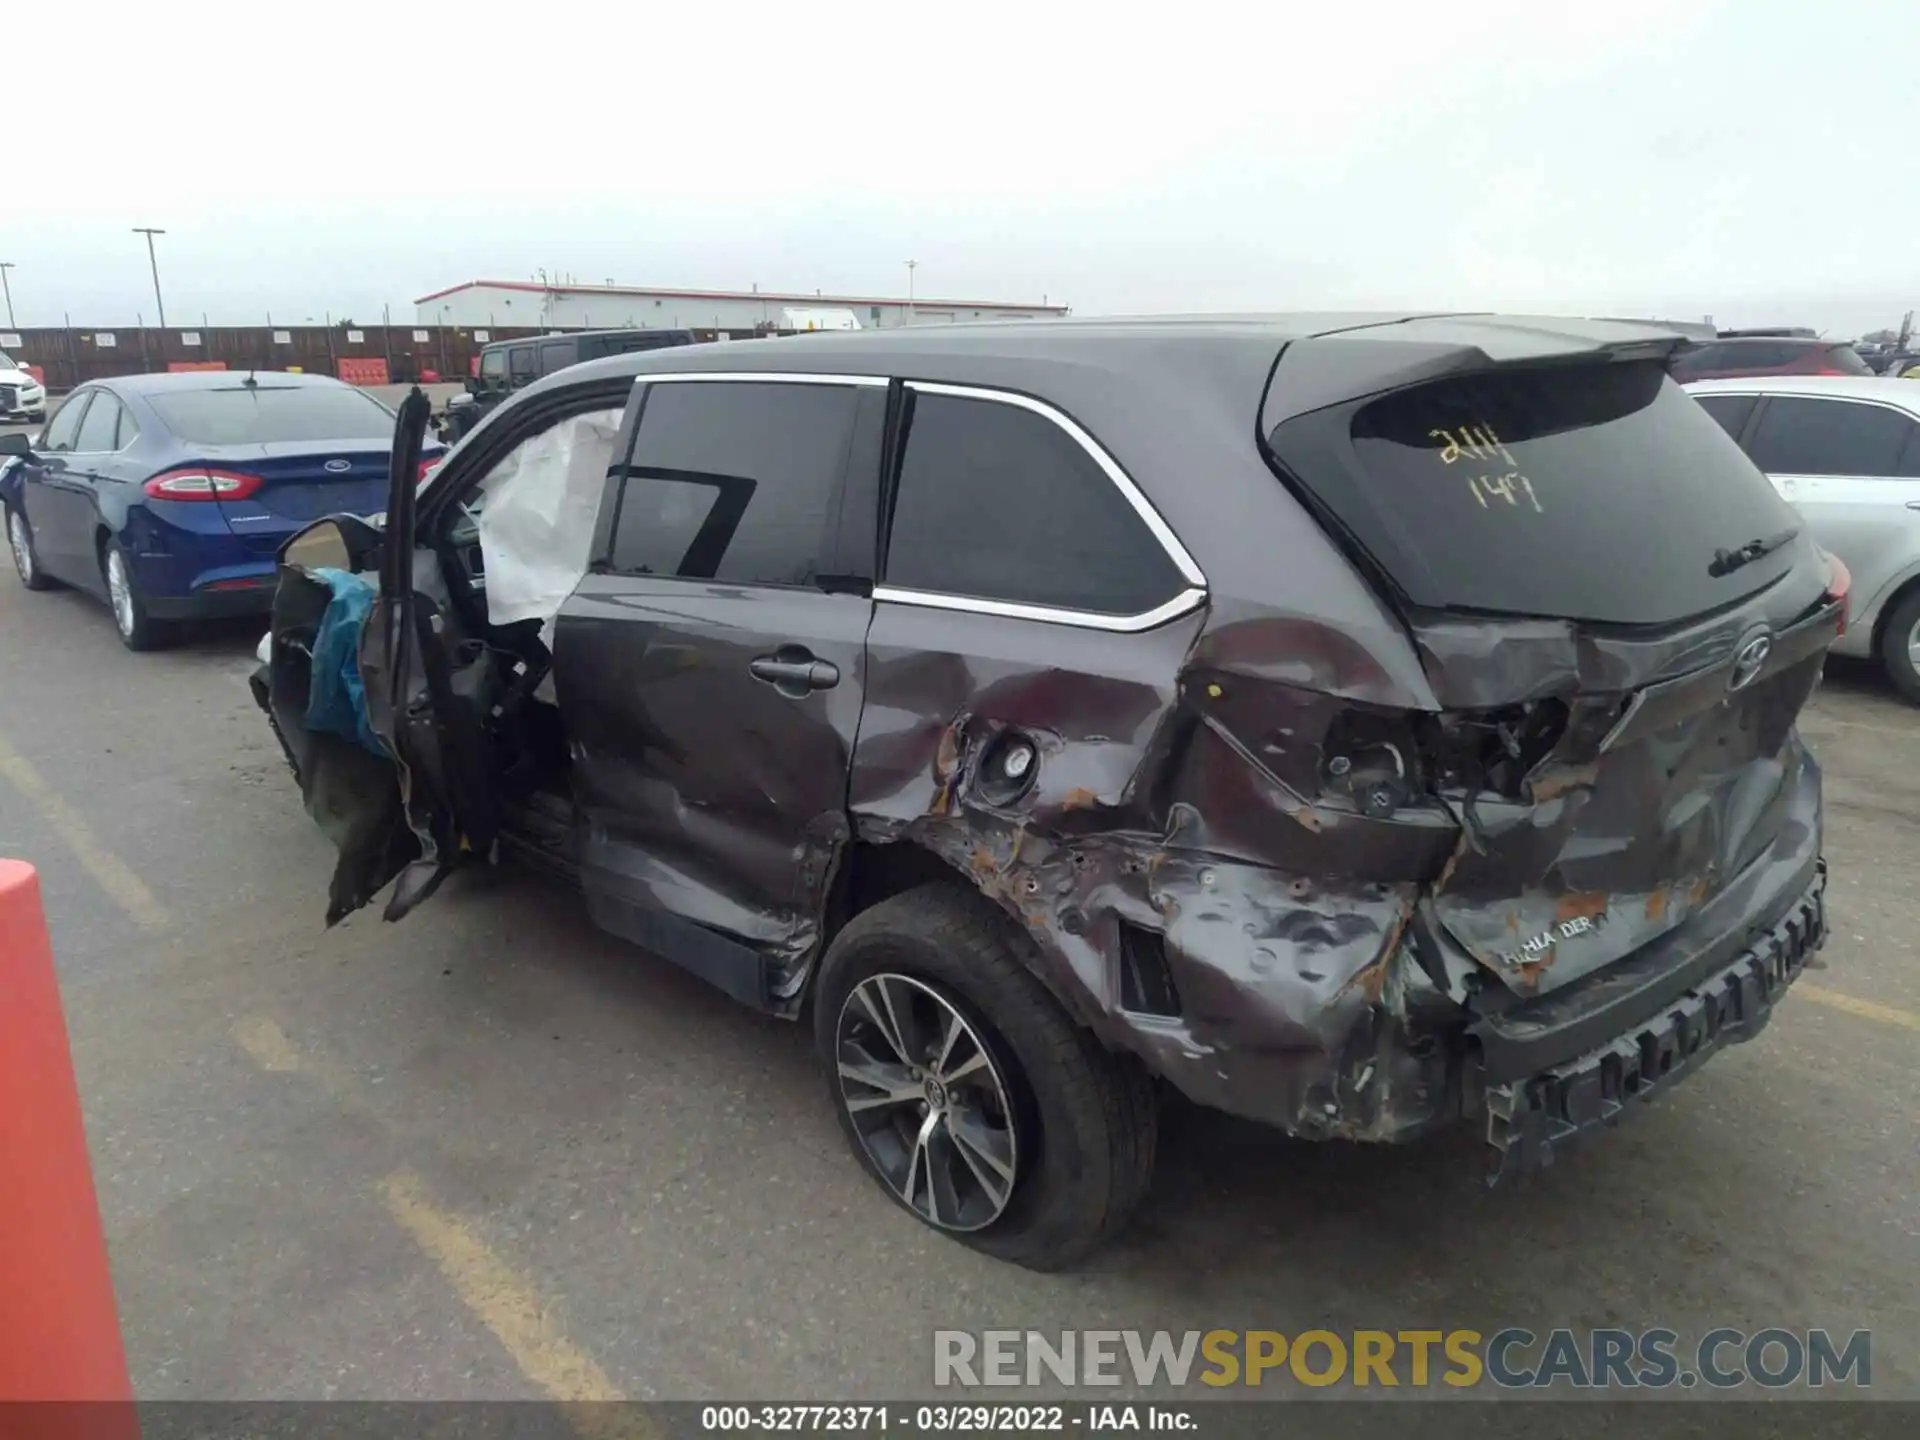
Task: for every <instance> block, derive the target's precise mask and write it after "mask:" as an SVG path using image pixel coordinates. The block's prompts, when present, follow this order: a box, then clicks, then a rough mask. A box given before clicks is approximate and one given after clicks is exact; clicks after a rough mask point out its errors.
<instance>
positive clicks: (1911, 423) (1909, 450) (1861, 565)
mask: <svg viewBox="0 0 1920 1440" xmlns="http://www.w3.org/2000/svg"><path fill="white" fill-rule="evenodd" d="M1686 388H1687V392H1688V393H1689V394H1691V395H1692V396H1693V398H1694V399H1696V400H1698V401H1699V402H1700V403H1701V405H1703V406H1705V407H1706V410H1707V413H1708V414H1710V415H1712V416H1713V418H1714V419H1715V420H1718V421H1719V422H1720V425H1721V427H1722V428H1723V429H1725V430H1726V432H1727V433H1728V434H1729V435H1731V436H1733V438H1734V439H1735V440H1737V441H1738V442H1739V443H1740V447H1741V448H1742V449H1743V450H1745V451H1746V452H1747V455H1748V456H1749V458H1751V459H1752V461H1753V463H1754V464H1755V465H1757V466H1759V467H1760V469H1761V470H1763V471H1765V472H1766V474H1767V477H1768V478H1769V479H1770V480H1772V481H1773V483H1774V486H1775V488H1776V489H1778V490H1779V492H1780V493H1781V495H1782V496H1784V497H1785V498H1786V499H1787V500H1788V501H1789V502H1790V503H1791V504H1792V505H1794V506H1795V507H1796V508H1797V509H1798V510H1799V511H1800V513H1801V515H1802V516H1803V517H1804V518H1805V520H1806V523H1807V528H1808V529H1809V530H1810V531H1811V532H1812V534H1813V539H1814V542H1815V543H1816V544H1818V545H1819V546H1820V547H1821V548H1823V549H1825V550H1829V551H1831V552H1832V553H1833V554H1835V555H1837V556H1838V557H1839V558H1840V561H1841V563H1842V564H1844V565H1845V566H1846V567H1847V569H1848V570H1849V571H1850V572H1851V573H1852V576H1853V588H1852V597H1853V611H1852V615H1851V617H1850V618H1849V619H1848V621H1847V629H1846V633H1845V634H1844V635H1842V636H1841V637H1840V640H1839V642H1838V643H1837V644H1835V645H1834V647H1833V652H1834V653H1835V654H1836V655H1857V656H1861V657H1863V658H1869V659H1875V660H1878V661H1879V662H1880V665H1881V666H1882V668H1884V669H1885V670H1886V672H1887V675H1888V677H1889V678H1890V679H1891V680H1892V681H1893V683H1894V686H1895V687H1896V688H1897V689H1898V690H1899V691H1900V693H1901V694H1902V695H1904V696H1906V697H1907V699H1909V700H1912V701H1914V702H1915V703H1916V704H1920V385H1916V384H1915V383H1914V382H1913V381H1912V380H1906V379H1892V380H1890V379H1887V378H1885V377H1883V376H1878V375H1873V376H1867V375H1837V376H1824V375H1755V376H1748V377H1746V378H1742V379H1735V380H1700V381H1696V382H1695V383H1693V384H1691V385H1689V386H1687V387H1686Z"/></svg>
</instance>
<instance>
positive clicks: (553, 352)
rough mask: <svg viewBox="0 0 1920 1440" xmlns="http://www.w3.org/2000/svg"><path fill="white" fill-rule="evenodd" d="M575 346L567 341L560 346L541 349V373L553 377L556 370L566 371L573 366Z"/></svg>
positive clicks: (547, 346) (545, 346)
mask: <svg viewBox="0 0 1920 1440" xmlns="http://www.w3.org/2000/svg"><path fill="white" fill-rule="evenodd" d="M573 358H574V357H573V346H572V345H570V344H568V343H567V342H565V341H562V342H561V343H560V344H558V345H542V346H541V347H540V373H541V374H542V375H551V374H553V372H554V371H556V370H564V369H566V368H567V366H569V365H571V364H573Z"/></svg>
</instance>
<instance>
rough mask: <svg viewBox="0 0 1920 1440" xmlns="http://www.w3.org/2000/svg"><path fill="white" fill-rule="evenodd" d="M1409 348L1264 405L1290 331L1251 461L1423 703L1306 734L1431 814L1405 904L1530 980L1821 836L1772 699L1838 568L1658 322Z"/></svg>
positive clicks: (1781, 691) (1660, 929)
mask: <svg viewBox="0 0 1920 1440" xmlns="http://www.w3.org/2000/svg"><path fill="white" fill-rule="evenodd" d="M1410 358H1411V361H1412V364H1413V368H1414V370H1415V373H1419V374H1424V375H1432V374H1435V373H1439V374H1442V375H1444V376H1446V378H1440V379H1435V380H1430V381H1427V382H1425V383H1420V384H1414V385H1411V386H1406V387H1404V388H1398V389H1392V388H1389V386H1388V385H1379V386H1368V387H1366V388H1367V389H1368V390H1369V391H1371V393H1370V394H1369V395H1368V397H1367V398H1365V399H1357V400H1351V401H1347V402H1344V403H1340V404H1335V405H1331V406H1322V407H1321V408H1318V409H1316V410H1314V411H1312V412H1310V413H1307V414H1303V415H1297V416H1289V415H1287V414H1286V413H1285V404H1284V401H1283V400H1280V399H1278V398H1277V397H1281V396H1283V394H1284V391H1283V389H1282V387H1283V386H1285V384H1286V382H1287V380H1288V378H1289V362H1304V363H1306V364H1308V365H1311V364H1312V363H1313V357H1312V356H1311V355H1308V356H1304V357H1302V356H1295V355H1289V356H1287V357H1283V360H1282V363H1281V364H1280V365H1279V366H1278V367H1277V369H1276V372H1275V377H1274V380H1273V381H1272V383H1271V385H1270V389H1269V397H1268V404H1267V414H1266V417H1265V419H1266V421H1273V420H1275V418H1276V412H1277V413H1278V422H1277V423H1274V424H1272V425H1271V426H1270V427H1269V426H1268V425H1267V424H1266V423H1263V430H1265V431H1266V433H1267V437H1268V446H1269V450H1268V458H1269V461H1270V462H1271V463H1272V464H1273V465H1274V466H1275V468H1276V470H1277V471H1278V473H1280V474H1281V476H1282V477H1283V478H1284V479H1285V481H1286V482H1287V484H1288V485H1289V486H1290V487H1291V488H1292V489H1293V490H1294V491H1295V493H1296V494H1298V495H1299V496H1300V497H1301V498H1302V499H1303V500H1304V501H1305V502H1306V503H1307V504H1308V506H1309V508H1311V509H1312V510H1314V512H1315V513H1316V514H1317V515H1318V517H1319V518H1320V520H1321V521H1322V523H1323V525H1324V526H1325V527H1326V528H1327V529H1328V531H1329V532H1330V533H1331V534H1333V535H1334V536H1335V537H1336V538H1337V539H1338V540H1339V542H1340V543H1341V544H1342V546H1343V548H1344V549H1345V550H1346V551H1347V553H1348V554H1349V555H1350V556H1351V557H1352V558H1353V559H1354V560H1355V562H1356V563H1357V564H1358V565H1359V566H1360V567H1361V568H1362V570H1363V571H1365V572H1366V573H1367V574H1368V575H1369V576H1370V577H1371V578H1372V579H1373V581H1374V582H1375V584H1376V587H1377V588H1378V589H1379V590H1380V591H1381V593H1382V594H1383V595H1385V596H1386V597H1388V598H1389V599H1390V600H1391V601H1392V602H1393V603H1394V604H1395V606H1396V608H1397V609H1398V611H1399V613H1400V615H1401V617H1402V619H1403V620H1404V622H1405V624H1406V627H1407V629H1408V631H1409V633H1410V634H1411V637H1412V639H1413V641H1414V644H1415V646H1416V648H1417V649H1418V651H1419V653H1420V656H1421V660H1422V663H1423V666H1424V668H1425V671H1426V674H1427V678H1428V680H1429V683H1430V685H1431V687H1432V692H1433V696H1434V699H1435V704H1436V708H1435V710H1434V711H1432V712H1422V713H1414V714H1409V715H1405V716H1395V717H1381V716H1376V717H1367V718H1366V719H1365V720H1364V721H1363V722H1362V723H1361V724H1360V725H1359V726H1358V727H1357V731H1356V727H1354V726H1349V727H1348V730H1349V735H1348V736H1347V737H1344V738H1343V739H1342V740H1341V742H1340V743H1339V744H1337V745H1335V744H1329V745H1328V746H1327V747H1326V748H1327V750H1328V752H1329V753H1328V755H1327V756H1326V757H1325V760H1326V762H1328V763H1332V764H1334V766H1335V770H1336V773H1337V774H1338V775H1339V776H1340V777H1342V781H1343V783H1344V784H1346V785H1347V786H1348V787H1349V788H1351V787H1352V785H1353V784H1354V780H1355V777H1357V776H1359V775H1362V774H1366V773H1377V772H1378V771H1379V769H1380V766H1381V765H1382V764H1383V763H1386V764H1387V765H1388V770H1389V772H1390V773H1395V774H1397V776H1398V778H1397V779H1396V780H1395V782H1394V783H1395V784H1397V785H1400V786H1403V787H1404V789H1403V790H1402V791H1395V792H1393V793H1405V794H1407V795H1409V796H1410V797H1412V798H1411V799H1410V802H1409V803H1413V804H1416V805H1429V806H1432V805H1437V806H1439V807H1442V808H1444V809H1445V810H1447V811H1448V812H1449V814H1450V815H1451V816H1452V817H1453V818H1454V820H1455V821H1456V823H1457V824H1458V826H1459V829H1460V839H1459V843H1458V846H1457V848H1456V849H1455V850H1454V852H1453V854H1452V855H1451V857H1450V858H1449V859H1448V860H1447V862H1446V863H1445V865H1444V866H1443V867H1442V868H1441V870H1440V872H1439V873H1438V874H1436V875H1432V876H1429V877H1423V878H1427V879H1428V880H1429V886H1428V897H1427V900H1426V901H1425V902H1424V903H1425V904H1426V906H1427V908H1428V913H1429V918H1430V920H1432V921H1433V922H1435V923H1436V924H1437V926H1438V927H1440V929H1441V930H1443V931H1444V933H1445V934H1446V935H1448V936H1450V937H1451V939H1452V940H1453V941H1454V942H1456V943H1457V944H1458V945H1459V946H1461V947H1463V948H1464V949H1465V950H1466V951H1467V952H1469V953H1470V954H1471V956H1472V957H1473V959H1474V960H1476V961H1478V962H1479V964H1480V965H1481V966H1483V967H1485V969H1486V970H1488V971H1491V972H1492V973H1493V974H1495V975H1497V976H1499V977H1500V979H1501V980H1502V981H1503V982H1504V983H1505V985H1506V986H1507V987H1508V988H1509V989H1510V990H1512V991H1513V992H1516V993H1517V994H1518V995H1522V996H1526V995H1534V994H1542V993H1546V992H1548V991H1551V990H1554V989H1556V988H1558V987H1560V986H1562V985H1565V984H1568V983H1570V982H1572V981H1574V980H1576V979H1579V978H1581V977H1583V976H1586V975H1590V974H1592V973H1593V972H1594V971H1596V970H1598V969H1600V968H1602V967H1604V966H1606V965H1609V964H1611V963H1613V962H1614V961H1616V960H1619V959H1621V958H1622V957H1624V956H1626V955H1628V954H1631V953H1632V952H1634V951H1635V950H1638V949H1639V948H1641V947H1642V946H1644V945H1646V944H1647V943H1648V942H1649V941H1651V940H1653V939H1655V938H1657V937H1659V936H1662V935H1665V934H1667V933H1668V932H1670V931H1673V930H1675V929H1676V927H1679V926H1682V925H1684V924H1686V923H1687V922H1688V920H1689V918H1690V917H1693V916H1696V915H1699V914H1701V912H1703V911H1706V910H1707V909H1708V908H1709V907H1711V905H1712V903H1713V901H1714V899H1715V897H1716V896H1718V895H1720V894H1721V893H1722V892H1723V891H1724V890H1725V889H1726V887H1727V886H1728V885H1729V884H1730V883H1731V882H1733V881H1734V880H1735V879H1736V878H1737V877H1739V876H1740V875H1741V874H1742V873H1743V872H1746V871H1748V870H1749V869H1750V868H1751V867H1754V866H1755V865H1756V864H1757V863H1758V862H1760V861H1761V860H1762V859H1763V857H1766V856H1767V855H1769V854H1770V853H1772V852H1774V851H1775V850H1776V849H1777V848H1778V849H1782V850H1786V849H1793V850H1795V851H1796V853H1798V851H1799V850H1805V849H1807V848H1809V846H1810V845H1815V844H1817V838H1818V837H1817V826H1818V784H1817V775H1816V773H1815V772H1814V771H1813V768H1812V763H1811V761H1810V760H1809V759H1808V758H1807V757H1806V755H1805V752H1804V751H1803V750H1802V749H1801V747H1800V745H1799V742H1798V740H1797V739H1796V738H1795V736H1794V733H1793V724H1794V720H1795V717H1796V716H1797V715H1798V713H1799V711H1800V709H1801V707H1802V706H1803V705H1804V704H1805V702H1806V700H1807V699H1808V697H1809V696H1810V694H1811V693H1812V691H1813V688H1814V686H1815V684H1816V682H1817V679H1818V676H1819V673H1820V665H1821V660H1822V658H1823V656H1824V653H1825V650H1826V647H1827V646H1828V645H1829V644H1830V643H1831V641H1832V639H1833V638H1834V635H1835V633H1836V631H1837V628H1838V625H1839V624H1840V623H1841V621H1840V613H1841V610H1842V607H1843V604H1844V602H1843V601H1836V599H1835V598H1834V596H1833V595H1832V594H1831V593H1829V592H1830V590H1837V589H1841V588H1843V585H1844V582H1843V580H1842V579H1841V578H1840V576H1841V575H1843V573H1844V572H1839V571H1838V570H1837V568H1836V569H1833V570H1830V568H1829V561H1828V557H1826V556H1824V555H1823V554H1822V553H1821V552H1819V551H1818V550H1816V549H1815V548H1814V547H1813V546H1812V544H1811V542H1810V541H1809V540H1808V538H1807V537H1806V536H1805V535H1804V533H1802V531H1801V528H1800V524H1799V521H1798V518H1797V516H1796V515H1795V513H1794V511H1793V510H1792V509H1791V508H1790V507H1789V506H1788V505H1786V503H1785V502H1783V501H1782V500H1781V499H1780V498H1779V496H1778V495H1777V494H1776V493H1775V491H1774V489H1773V487H1772V486H1771V485H1770V484H1769V483H1768V482H1767V480H1766V479H1765V477H1763V476H1762V475H1761V474H1760V473H1759V472H1758V471H1757V470H1755V469H1754V467H1753V466H1752V464H1751V463H1750V462H1749V461H1748V460H1747V459H1746V457H1745V456H1744V455H1742V453H1741V452H1740V450H1739V448H1738V447H1737V446H1736V445H1735V444H1734V443H1733V442H1732V441H1731V440H1730V439H1729V438H1728V437H1727V436H1726V434H1725V433H1724V432H1723V431H1722V430H1721V428H1720V427H1719V426H1718V425H1717V424H1715V423H1714V421H1713V420H1712V419H1711V418H1709V417H1708V415H1707V414H1706V413H1705V412H1704V411H1703V410H1701V409H1700V408H1699V407H1698V405H1696V404H1695V403H1694V401H1693V400H1692V399H1690V398H1689V397H1688V396H1687V395H1686V394H1685V393H1684V392H1683V391H1682V390H1680V389H1679V387H1678V386H1677V385H1676V384H1674V382H1673V381H1672V380H1671V379H1669V378H1668V376H1667V374H1666V363H1665V354H1664V352H1663V350H1662V348H1661V347H1659V346H1654V347H1649V346H1648V344H1647V343H1646V342H1645V341H1644V339H1643V340H1641V341H1640V342H1638V343H1636V344H1631V345H1623V346H1619V347H1615V348H1609V347H1608V346H1606V345H1605V344H1602V345H1600V346H1598V347H1594V346H1591V345H1589V346H1587V347H1586V353H1584V354H1579V353H1576V354H1573V355H1565V354H1560V355H1555V356H1553V357H1552V359H1551V361H1550V362H1541V361H1537V360H1530V361H1527V362H1522V363H1510V364H1498V363H1493V362H1492V361H1490V360H1489V359H1488V358H1487V357H1486V356H1485V355H1484V354H1481V353H1480V352H1477V351H1474V352H1469V353H1468V354H1466V355H1464V356H1454V357H1451V358H1443V357H1442V356H1441V355H1440V354H1438V353H1437V352H1434V351H1423V352H1421V353H1418V354H1411V355H1410ZM1390 368H1391V367H1383V371H1384V370H1385V369H1390ZM1448 371H1452V372H1455V373H1452V374H1448V373H1447V372H1448ZM1303 373H1308V374H1310V373H1311V372H1310V371H1308V372H1303ZM1356 388H1358V387H1356ZM1370 747H1371V748H1372V749H1373V750H1374V751H1376V752H1378V753H1376V754H1374V755H1372V756H1371V757H1370V756H1369V754H1368V753H1367V752H1368V750H1369V748H1370ZM1334 750H1338V751H1339V752H1340V754H1339V756H1338V759H1337V760H1336V759H1335V757H1334V756H1333V755H1332V753H1331V752H1332V751H1334ZM1382 754H1385V755H1388V756H1389V757H1390V760H1389V761H1387V762H1383V761H1382V760H1381V759H1380V756H1381V755H1382ZM1369 767H1371V769H1370V768H1369ZM1409 771H1410V772H1411V773H1408V772H1409ZM1329 788H1335V787H1333V786H1332V785H1331V784H1330V786H1329ZM1376 813H1377V812H1376ZM1810 830H1811V831H1812V832H1814V833H1812V835H1811V839H1810V838H1809V832H1810ZM1734 918H1736V919H1737V920H1739V921H1740V922H1743V923H1748V922H1752V921H1754V920H1757V919H1759V918H1761V917H1758V916H1754V915H1740V916H1738V917H1734ZM1704 923H1707V924H1710V925H1719V924H1721V921H1720V920H1719V919H1718V918H1715V917H1706V919H1705V921H1704Z"/></svg>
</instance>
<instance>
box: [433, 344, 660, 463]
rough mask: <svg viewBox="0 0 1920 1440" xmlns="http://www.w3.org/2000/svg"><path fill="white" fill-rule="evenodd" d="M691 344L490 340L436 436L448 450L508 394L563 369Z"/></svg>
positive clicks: (447, 411) (448, 409) (447, 412)
mask: <svg viewBox="0 0 1920 1440" xmlns="http://www.w3.org/2000/svg"><path fill="white" fill-rule="evenodd" d="M693 343H694V334H693V332H692V331H691V330H580V331H575V332H574V333H573V334H570V335H534V336H528V337H526V338H525V339H521V340H496V341H495V342H494V343H493V344H491V345H488V346H485V347H484V348H483V349H482V350H481V351H480V369H479V371H478V373H477V374H475V376H474V377H473V378H472V379H471V380H469V381H467V393H466V394H465V395H456V396H455V397H454V398H453V400H452V402H451V403H450V404H449V405H448V406H447V410H446V415H445V417H444V418H443V420H442V422H441V435H442V437H443V438H444V439H445V440H446V441H447V443H448V444H452V443H453V442H454V441H456V440H458V439H460V438H461V436H463V435H465V434H466V433H467V432H468V431H469V430H471V429H473V427H474V426H476V425H478V424H479V423H480V421H481V420H482V419H484V418H485V417H486V415H487V413H488V412H489V411H491V410H492V409H493V407H494V406H496V405H498V404H499V403H500V402H501V401H502V400H504V399H505V398H506V397H507V396H509V395H511V394H513V392H514V391H516V390H524V389H525V388H526V387H527V386H529V385H531V384H532V383H533V382H534V381H536V380H544V379H545V378H546V377H547V376H549V375H551V374H553V372H554V371H556V370H564V369H566V368H567V367H568V366H569V365H578V364H580V363H581V362H582V361H584V360H602V359H605V358H606V357H607V356H609V355H628V354H633V353H636V352H639V351H643V350H664V349H667V348H669V347H671V346H674V345H691V344H693Z"/></svg>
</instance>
